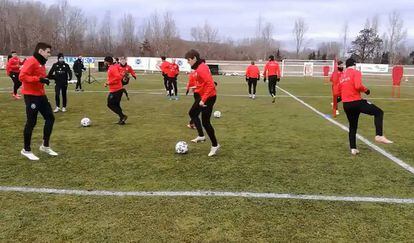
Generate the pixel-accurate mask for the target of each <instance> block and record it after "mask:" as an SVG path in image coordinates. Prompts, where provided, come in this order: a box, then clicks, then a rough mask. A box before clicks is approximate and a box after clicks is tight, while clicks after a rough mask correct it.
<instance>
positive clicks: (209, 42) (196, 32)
mask: <svg viewBox="0 0 414 243" xmlns="http://www.w3.org/2000/svg"><path fill="white" fill-rule="evenodd" d="M191 36H192V37H193V40H194V41H196V42H200V47H201V48H202V51H203V53H204V57H206V58H210V57H211V56H212V55H213V53H212V52H213V47H214V45H216V44H217V43H218V42H219V39H218V29H217V28H214V27H212V26H211V25H210V24H209V23H208V22H207V21H205V22H204V26H202V27H200V26H197V27H193V28H191Z"/></svg>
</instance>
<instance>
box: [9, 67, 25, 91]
mask: <svg viewBox="0 0 414 243" xmlns="http://www.w3.org/2000/svg"><path fill="white" fill-rule="evenodd" d="M10 78H11V79H12V81H13V94H14V95H16V94H17V90H18V89H19V88H20V86H22V82H20V80H19V73H15V72H10Z"/></svg>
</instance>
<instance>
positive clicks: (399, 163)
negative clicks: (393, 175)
mask: <svg viewBox="0 0 414 243" xmlns="http://www.w3.org/2000/svg"><path fill="white" fill-rule="evenodd" d="M277 88H278V89H280V90H281V91H283V92H284V93H286V94H287V95H289V96H290V97H292V98H293V99H295V100H297V101H298V102H300V103H301V104H303V105H304V106H306V107H308V108H309V109H311V110H312V111H314V112H315V113H316V114H318V115H320V116H321V117H323V118H324V119H326V120H328V121H329V122H331V123H333V124H335V125H337V126H338V127H340V128H342V129H343V130H345V131H346V132H348V131H349V130H348V127H346V126H344V125H343V124H341V123H339V122H337V121H335V120H334V119H332V118H330V117H327V116H326V115H325V114H323V113H322V112H320V111H318V110H317V109H315V108H314V107H312V106H311V105H309V104H307V103H306V102H304V101H303V100H301V99H299V98H298V97H296V96H294V95H293V94H291V93H289V92H288V91H286V90H284V89H282V88H280V87H277ZM357 138H358V139H359V140H361V141H362V142H364V143H365V144H366V145H368V146H369V147H371V148H372V149H374V150H375V151H377V152H378V153H380V154H382V155H384V156H385V157H387V158H388V159H390V160H392V161H393V162H394V163H396V164H397V165H399V166H401V167H402V168H404V169H405V170H407V171H408V172H410V173H411V174H414V168H413V167H411V166H410V165H408V164H407V163H405V162H404V161H402V160H401V159H399V158H397V157H395V156H394V155H392V154H391V153H389V152H387V151H385V150H384V149H382V148H380V147H378V146H377V145H375V144H373V143H371V142H370V141H368V139H366V138H364V137H363V136H361V135H359V134H357Z"/></svg>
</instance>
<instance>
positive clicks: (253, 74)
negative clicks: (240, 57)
mask: <svg viewBox="0 0 414 243" xmlns="http://www.w3.org/2000/svg"><path fill="white" fill-rule="evenodd" d="M246 77H247V78H260V71H259V68H258V67H257V66H256V65H249V66H248V67H247V69H246Z"/></svg>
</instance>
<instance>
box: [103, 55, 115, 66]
mask: <svg viewBox="0 0 414 243" xmlns="http://www.w3.org/2000/svg"><path fill="white" fill-rule="evenodd" d="M104 61H105V62H109V63H110V64H113V63H114V59H113V58H112V57H111V56H106V57H105V59H104Z"/></svg>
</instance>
